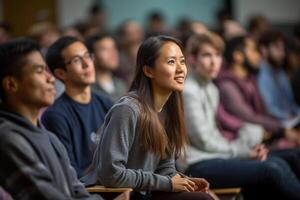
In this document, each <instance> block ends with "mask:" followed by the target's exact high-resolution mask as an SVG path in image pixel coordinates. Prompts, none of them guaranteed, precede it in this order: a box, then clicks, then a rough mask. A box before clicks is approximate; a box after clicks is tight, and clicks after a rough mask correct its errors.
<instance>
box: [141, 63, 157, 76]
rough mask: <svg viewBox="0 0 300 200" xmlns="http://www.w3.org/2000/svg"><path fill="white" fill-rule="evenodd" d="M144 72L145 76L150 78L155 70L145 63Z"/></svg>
mask: <svg viewBox="0 0 300 200" xmlns="http://www.w3.org/2000/svg"><path fill="white" fill-rule="evenodd" d="M143 72H144V74H145V76H147V77H149V78H153V77H154V76H153V71H152V68H151V67H149V66H148V65H144V66H143Z"/></svg>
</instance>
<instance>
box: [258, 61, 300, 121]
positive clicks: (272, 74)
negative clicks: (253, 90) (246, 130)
mask: <svg viewBox="0 0 300 200" xmlns="http://www.w3.org/2000/svg"><path fill="white" fill-rule="evenodd" d="M257 81H258V88H259V92H260V94H261V96H262V98H263V100H264V103H265V105H266V108H267V110H268V112H269V113H270V114H272V115H273V116H274V117H276V118H278V119H279V120H287V119H289V118H290V117H291V116H296V115H298V113H299V111H300V108H299V107H298V106H297V105H296V103H295V101H294V97H293V93H292V89H291V86H290V83H289V80H288V78H287V75H286V74H285V73H284V71H283V70H282V69H277V70H275V69H272V68H271V67H270V66H269V65H268V64H267V63H266V62H263V63H262V64H261V67H260V72H259V75H258V79H257Z"/></svg>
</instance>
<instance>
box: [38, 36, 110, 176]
mask: <svg viewBox="0 0 300 200" xmlns="http://www.w3.org/2000/svg"><path fill="white" fill-rule="evenodd" d="M46 62H47V64H48V66H49V68H50V70H51V72H52V73H53V74H54V75H55V77H56V78H58V79H59V80H61V81H62V82H63V83H64V84H65V88H66V89H65V92H64V93H63V94H62V95H61V96H60V97H59V98H58V99H57V100H56V101H55V103H54V105H52V106H51V107H49V108H48V109H47V110H46V111H45V112H44V113H43V115H42V117H41V121H42V123H43V125H44V126H45V127H46V128H47V129H48V130H50V131H51V132H53V133H55V134H56V135H57V136H58V138H59V139H60V140H61V142H62V143H63V144H64V146H65V147H66V149H67V152H68V155H69V157H70V160H71V164H72V166H73V167H74V168H75V170H76V171H77V174H78V177H82V176H84V174H85V172H86V170H87V169H88V167H89V165H90V164H91V161H92V157H93V153H94V149H95V146H96V145H95V144H96V143H97V138H98V136H97V135H96V131H97V129H98V128H100V126H101V125H102V122H103V121H104V117H105V114H106V113H107V111H108V110H109V109H110V107H111V106H112V104H113V103H112V101H111V100H110V98H109V97H107V96H105V95H101V94H94V93H93V92H92V91H91V84H92V83H94V82H95V69H94V64H93V59H92V56H91V54H90V53H89V51H88V49H87V48H86V46H85V45H84V43H83V42H82V41H80V40H78V39H77V38H74V37H70V36H65V37H62V38H60V39H59V40H57V41H56V42H55V43H54V44H53V45H52V46H50V48H49V50H48V52H47V54H46Z"/></svg>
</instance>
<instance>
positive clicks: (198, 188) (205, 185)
mask: <svg viewBox="0 0 300 200" xmlns="http://www.w3.org/2000/svg"><path fill="white" fill-rule="evenodd" d="M189 180H191V181H193V182H194V183H195V187H194V191H195V192H205V193H208V190H209V182H207V181H206V180H205V179H204V178H189Z"/></svg>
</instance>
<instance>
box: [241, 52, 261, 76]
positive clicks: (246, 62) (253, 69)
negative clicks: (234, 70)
mask: <svg viewBox="0 0 300 200" xmlns="http://www.w3.org/2000/svg"><path fill="white" fill-rule="evenodd" d="M244 58H245V60H244V66H245V67H246V69H247V71H248V72H249V73H250V74H253V75H257V74H258V72H259V66H256V65H253V64H251V63H250V62H249V59H248V58H247V56H244Z"/></svg>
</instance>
